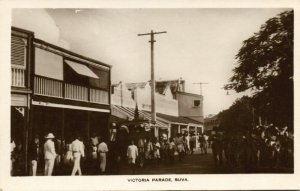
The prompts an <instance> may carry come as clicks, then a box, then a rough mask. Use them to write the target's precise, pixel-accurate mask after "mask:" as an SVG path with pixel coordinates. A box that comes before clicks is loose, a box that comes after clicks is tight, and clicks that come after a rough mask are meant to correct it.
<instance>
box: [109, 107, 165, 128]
mask: <svg viewBox="0 0 300 191" xmlns="http://www.w3.org/2000/svg"><path fill="white" fill-rule="evenodd" d="M112 107H114V108H116V109H117V110H118V111H120V112H122V113H125V114H126V115H128V116H130V117H131V118H134V113H135V109H134V108H129V107H123V106H118V105H112ZM112 115H113V113H112ZM139 116H140V117H141V118H144V119H146V120H149V121H150V120H151V114H149V113H147V112H145V111H143V110H139ZM155 126H157V127H159V128H160V129H168V127H169V126H168V125H167V124H166V123H164V122H162V121H160V120H159V119H157V120H156V124H155Z"/></svg>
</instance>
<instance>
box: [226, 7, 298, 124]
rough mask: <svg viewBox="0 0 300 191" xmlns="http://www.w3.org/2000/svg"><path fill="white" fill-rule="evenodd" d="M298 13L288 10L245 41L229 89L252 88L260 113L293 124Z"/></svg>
mask: <svg viewBox="0 0 300 191" xmlns="http://www.w3.org/2000/svg"><path fill="white" fill-rule="evenodd" d="M293 51H294V13H293V11H285V12H283V13H281V14H279V15H277V16H276V17H274V18H271V19H269V20H268V21H267V22H266V23H265V24H263V25H262V26H261V28H260V30H259V32H258V33H255V34H254V35H253V36H252V37H250V38H249V39H247V40H245V41H244V42H243V46H242V47H241V49H240V50H239V52H238V54H237V55H236V59H237V66H236V67H235V68H234V69H233V72H234V74H233V76H232V77H231V78H230V80H229V84H227V85H226V86H225V87H224V88H225V89H227V90H228V89H233V90H235V91H236V92H243V91H246V90H252V92H253V97H252V103H253V105H254V107H255V110H256V113H257V114H258V115H260V116H262V117H263V119H264V120H266V121H268V122H273V123H275V124H277V125H288V126H290V127H293V105H294V102H293V99H294V97H293V92H294V90H293Z"/></svg>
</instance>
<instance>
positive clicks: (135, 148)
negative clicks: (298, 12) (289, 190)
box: [10, 8, 294, 182]
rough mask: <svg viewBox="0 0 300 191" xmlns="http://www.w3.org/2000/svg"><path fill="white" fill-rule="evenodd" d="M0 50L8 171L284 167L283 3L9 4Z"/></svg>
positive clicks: (290, 117)
mask: <svg viewBox="0 0 300 191" xmlns="http://www.w3.org/2000/svg"><path fill="white" fill-rule="evenodd" d="M10 47H11V54H10V57H11V58H10V59H11V65H10V66H11V80H10V86H11V92H10V96H11V98H10V99H11V105H10V132H11V133H10V154H11V156H10V162H11V163H10V175H11V176H13V177H15V176H81V175H82V176H111V175H167V174H293V173H294V9H293V8H173V9H168V8H160V9H158V8H148V9H146V8H122V9H118V8H105V9H104V8H93V9H88V8H78V9H76V8H55V9H53V8H34V9H33V8H13V9H12V10H11V41H10ZM149 179H150V181H153V179H152V178H149ZM149 179H148V178H147V177H144V178H138V179H136V178H134V179H132V180H131V181H139V182H143V181H146V182H147V181H149ZM157 181H160V182H161V181H178V182H180V181H187V178H179V179H177V180H175V179H171V178H170V179H168V178H165V179H159V180H157Z"/></svg>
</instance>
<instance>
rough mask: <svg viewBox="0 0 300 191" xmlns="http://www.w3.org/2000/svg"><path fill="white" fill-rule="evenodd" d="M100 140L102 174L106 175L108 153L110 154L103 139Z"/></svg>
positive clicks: (99, 150) (99, 151)
mask: <svg viewBox="0 0 300 191" xmlns="http://www.w3.org/2000/svg"><path fill="white" fill-rule="evenodd" d="M100 140H101V141H100V144H99V145H98V153H99V158H100V173H101V174H104V173H105V169H106V153H107V152H108V147H107V144H106V143H105V142H104V141H103V139H102V138H101V139H100Z"/></svg>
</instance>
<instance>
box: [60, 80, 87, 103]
mask: <svg viewBox="0 0 300 191" xmlns="http://www.w3.org/2000/svg"><path fill="white" fill-rule="evenodd" d="M65 98H66V99H72V100H79V101H88V88H86V87H83V86H77V85H73V84H67V83H66V84H65Z"/></svg>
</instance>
